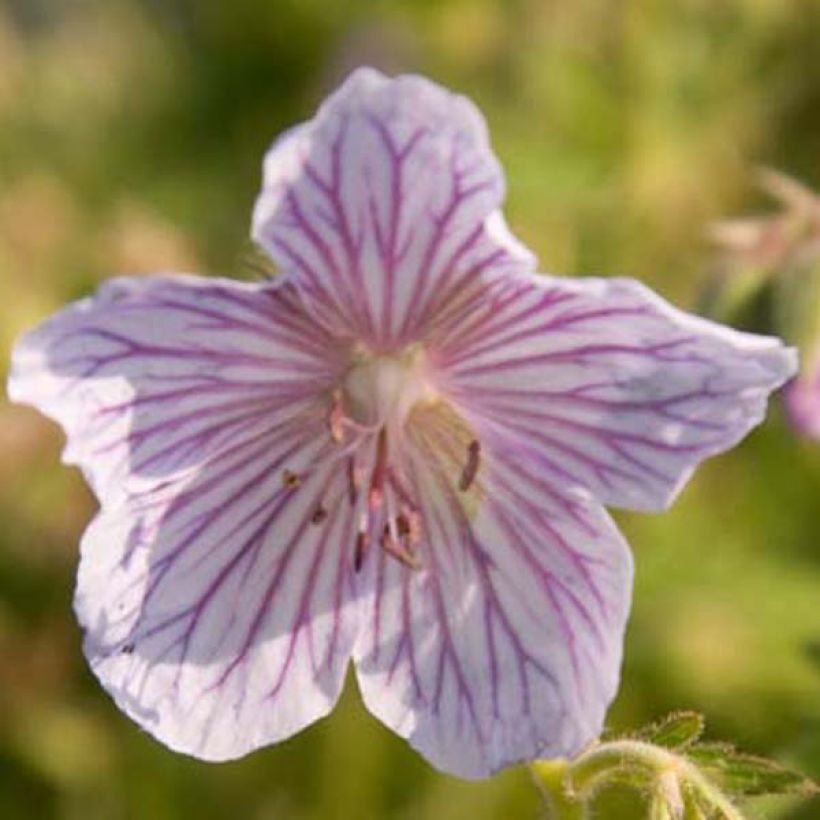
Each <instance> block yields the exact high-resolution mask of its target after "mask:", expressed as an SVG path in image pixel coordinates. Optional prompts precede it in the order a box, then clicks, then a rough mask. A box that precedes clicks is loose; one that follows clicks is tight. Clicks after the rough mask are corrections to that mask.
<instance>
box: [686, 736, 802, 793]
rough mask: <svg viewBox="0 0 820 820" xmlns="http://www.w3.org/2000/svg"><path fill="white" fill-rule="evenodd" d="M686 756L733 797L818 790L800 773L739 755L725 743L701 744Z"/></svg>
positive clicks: (691, 749)
mask: <svg viewBox="0 0 820 820" xmlns="http://www.w3.org/2000/svg"><path fill="white" fill-rule="evenodd" d="M686 756H687V757H688V758H689V760H691V761H692V763H694V764H695V765H696V766H697V767H698V768H699V769H701V771H703V772H704V773H705V774H706V775H707V776H708V777H710V778H712V779H713V780H714V781H715V782H716V783H717V784H718V785H719V786H720V787H721V788H723V789H725V790H726V791H727V792H730V793H731V794H735V795H740V796H743V797H753V796H759V795H764V794H800V795H804V796H805V795H810V794H815V793H816V792H817V786H816V784H815V783H813V782H812V781H811V780H809V779H808V778H806V777H804V776H803V775H802V774H800V773H799V772H796V771H794V770H792V769H789V768H788V767H786V766H783V765H782V764H780V763H775V762H774V761H772V760H766V759H764V758H761V757H755V756H754V755H749V754H743V753H742V752H738V751H737V750H736V749H735V748H733V747H732V746H730V745H728V744H725V743H700V744H697V745H695V746H692V747H690V748H689V749H688V750H687V752H686Z"/></svg>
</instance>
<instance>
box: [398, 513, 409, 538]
mask: <svg viewBox="0 0 820 820" xmlns="http://www.w3.org/2000/svg"><path fill="white" fill-rule="evenodd" d="M396 532H398V534H399V535H400V536H405V535H409V534H410V522H409V521H408V520H407V516H406V515H405V514H404V513H399V514H398V515H397V516H396Z"/></svg>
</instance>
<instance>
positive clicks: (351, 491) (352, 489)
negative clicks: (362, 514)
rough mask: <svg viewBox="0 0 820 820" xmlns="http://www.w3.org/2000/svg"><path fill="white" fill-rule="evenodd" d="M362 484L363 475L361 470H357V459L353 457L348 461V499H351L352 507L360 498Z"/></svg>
mask: <svg viewBox="0 0 820 820" xmlns="http://www.w3.org/2000/svg"><path fill="white" fill-rule="evenodd" d="M361 483H362V478H361V474H360V472H359V470H357V469H356V461H355V459H354V458H353V456H351V457H350V458H349V459H348V460H347V497H348V498H349V499H350V506H351V507H352V506H353V505H354V504H355V503H356V501H357V500H358V498H359V485H360V484H361Z"/></svg>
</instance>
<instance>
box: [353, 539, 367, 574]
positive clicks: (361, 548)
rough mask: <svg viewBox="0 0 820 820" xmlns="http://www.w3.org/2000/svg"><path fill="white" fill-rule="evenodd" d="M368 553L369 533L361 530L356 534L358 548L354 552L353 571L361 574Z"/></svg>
mask: <svg viewBox="0 0 820 820" xmlns="http://www.w3.org/2000/svg"><path fill="white" fill-rule="evenodd" d="M366 552H367V533H366V532H364V531H362V530H360V531H359V532H358V533H356V546H355V548H354V550H353V569H354V570H355V571H356V572H360V571H361V568H362V564H363V563H364V556H365V553H366Z"/></svg>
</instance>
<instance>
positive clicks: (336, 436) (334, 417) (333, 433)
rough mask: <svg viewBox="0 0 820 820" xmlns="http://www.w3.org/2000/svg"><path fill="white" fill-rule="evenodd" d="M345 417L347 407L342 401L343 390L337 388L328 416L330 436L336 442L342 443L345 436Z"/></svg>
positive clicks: (332, 396) (331, 400) (331, 399)
mask: <svg viewBox="0 0 820 820" xmlns="http://www.w3.org/2000/svg"><path fill="white" fill-rule="evenodd" d="M344 417H345V409H344V404H343V402H342V391H341V390H339V389H338V388H337V389H336V390H334V391H333V394H332V395H331V397H330V412H329V413H328V416H327V426H328V429H329V430H330V437H331V438H332V439H333V441H335V442H336V444H341V443H342V441H343V440H344V437H345V430H344Z"/></svg>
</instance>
